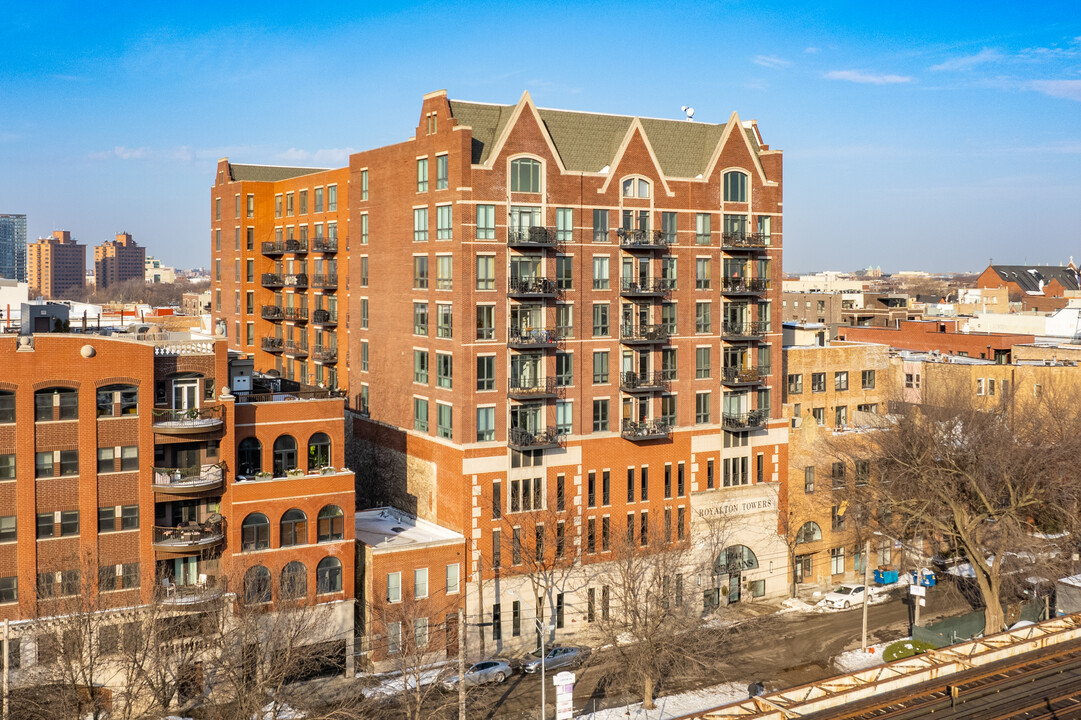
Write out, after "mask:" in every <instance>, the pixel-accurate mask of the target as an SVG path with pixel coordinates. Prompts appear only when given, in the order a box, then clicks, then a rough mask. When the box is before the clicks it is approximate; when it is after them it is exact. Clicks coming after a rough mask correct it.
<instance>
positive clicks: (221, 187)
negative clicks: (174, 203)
mask: <svg viewBox="0 0 1081 720" xmlns="http://www.w3.org/2000/svg"><path fill="white" fill-rule="evenodd" d="M348 188H349V171H348V168H340V169H338V170H318V169H313V168H292V167H269V166H256V165H234V164H231V163H229V161H228V160H220V161H219V162H218V171H217V176H216V178H215V182H214V187H213V188H212V190H211V228H212V229H211V260H212V276H211V282H212V294H213V299H212V307H211V312H212V313H213V317H214V320H215V323H216V326H217V329H218V331H219V332H220V334H222V335H225V336H226V337H228V339H229V347H231V348H233V349H236V350H239V351H241V352H244V353H247V354H249V355H250V356H252V357H253V358H254V359H255V366H256V367H257V368H259V369H262V370H274V371H277V372H278V373H279V374H280V375H281V376H282V377H284V378H287V379H289V380H295V381H297V382H302V383H309V384H313V385H317V386H320V387H328V388H337V387H338V386H344V385H345V381H346V375H347V373H346V370H345V369H346V368H347V367H348V362H347V361H348V347H349V343H348V341H347V339H348V330H347V326H346V323H345V310H346V307H347V305H348V298H349V287H348V282H349V276H348V270H349V265H348V257H349V253H348V249H349V248H348V240H347V238H348V233H347V232H346V230H347V226H348V223H347V218H348V207H349V205H348V202H349V194H348ZM355 236H356V238H357V239H356V242H357V243H358V244H363V242H365V240H366V236H365V235H364V227H363V225H361V226H360V227H359V228H358V231H357V232H356V233H355ZM339 306H340V308H341V311H342V312H341V314H342V318H341V319H342V322H341V325H340V326H339V323H338V315H339V313H338V310H339Z"/></svg>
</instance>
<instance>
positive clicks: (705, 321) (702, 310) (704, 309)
mask: <svg viewBox="0 0 1081 720" xmlns="http://www.w3.org/2000/svg"><path fill="white" fill-rule="evenodd" d="M711 315H712V314H711V305H710V303H709V302H697V303H695V304H694V331H695V332H700V333H708V332H712V330H713V320H712V317H711Z"/></svg>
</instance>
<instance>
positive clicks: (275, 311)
mask: <svg viewBox="0 0 1081 720" xmlns="http://www.w3.org/2000/svg"><path fill="white" fill-rule="evenodd" d="M262 316H263V319H264V320H281V319H282V318H283V317H285V312H284V310H283V309H282V308H280V307H278V306H277V305H264V306H263V311H262Z"/></svg>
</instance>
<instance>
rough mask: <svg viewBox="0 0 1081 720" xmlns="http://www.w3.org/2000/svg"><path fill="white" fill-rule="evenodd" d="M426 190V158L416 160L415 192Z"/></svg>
mask: <svg viewBox="0 0 1081 720" xmlns="http://www.w3.org/2000/svg"><path fill="white" fill-rule="evenodd" d="M427 190H428V158H420V159H419V160H417V192H426V191H427Z"/></svg>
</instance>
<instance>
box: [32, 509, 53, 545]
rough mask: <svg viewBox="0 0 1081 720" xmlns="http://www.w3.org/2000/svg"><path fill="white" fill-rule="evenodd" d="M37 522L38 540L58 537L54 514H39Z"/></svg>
mask: <svg viewBox="0 0 1081 720" xmlns="http://www.w3.org/2000/svg"><path fill="white" fill-rule="evenodd" d="M36 520H37V530H36V535H35V537H37V539H38V540H42V539H44V538H51V537H56V518H55V516H54V515H53V513H51V512H48V513H38V514H37V518H36Z"/></svg>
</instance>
